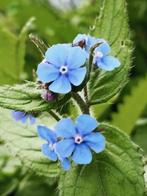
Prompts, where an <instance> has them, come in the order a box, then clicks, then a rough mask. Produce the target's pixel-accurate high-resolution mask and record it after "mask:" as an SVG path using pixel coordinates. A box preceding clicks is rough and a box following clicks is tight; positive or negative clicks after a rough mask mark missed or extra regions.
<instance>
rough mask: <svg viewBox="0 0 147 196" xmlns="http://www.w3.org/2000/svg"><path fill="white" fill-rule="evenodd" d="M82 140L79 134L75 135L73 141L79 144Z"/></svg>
mask: <svg viewBox="0 0 147 196" xmlns="http://www.w3.org/2000/svg"><path fill="white" fill-rule="evenodd" d="M82 142H83V138H82V137H81V136H80V135H76V137H75V143H76V144H81V143H82Z"/></svg>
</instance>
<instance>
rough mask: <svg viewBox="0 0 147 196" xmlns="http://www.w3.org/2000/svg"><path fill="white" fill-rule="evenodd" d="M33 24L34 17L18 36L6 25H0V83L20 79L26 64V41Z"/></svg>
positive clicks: (8, 82) (10, 82) (14, 81)
mask: <svg viewBox="0 0 147 196" xmlns="http://www.w3.org/2000/svg"><path fill="white" fill-rule="evenodd" d="M28 24H29V25H28ZM31 26H32V19H31V20H30V21H29V22H28V23H27V24H26V26H24V27H23V29H22V31H21V33H20V34H19V35H18V37H17V36H16V35H15V34H14V33H12V32H11V31H10V30H9V29H8V28H6V27H5V26H4V25H2V24H1V25H0V70H1V71H0V84H12V83H16V82H18V81H19V80H20V74H21V73H22V71H23V66H24V57H25V41H26V37H27V32H28V31H29V29H30V28H31Z"/></svg>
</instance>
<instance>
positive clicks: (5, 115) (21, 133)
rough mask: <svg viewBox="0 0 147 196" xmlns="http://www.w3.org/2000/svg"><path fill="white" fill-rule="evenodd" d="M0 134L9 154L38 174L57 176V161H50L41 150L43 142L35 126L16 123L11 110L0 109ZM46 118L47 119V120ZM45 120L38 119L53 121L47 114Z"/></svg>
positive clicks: (48, 122)
mask: <svg viewBox="0 0 147 196" xmlns="http://www.w3.org/2000/svg"><path fill="white" fill-rule="evenodd" d="M0 116H1V117H2V118H0V136H1V139H2V140H3V141H4V142H5V144H6V146H7V148H8V150H9V151H10V152H11V154H12V155H13V156H15V157H17V158H18V159H19V160H20V161H21V162H22V164H23V165H24V166H26V167H28V168H29V169H31V170H33V171H34V172H35V173H36V174H38V175H43V176H47V177H48V178H50V177H57V176H58V172H59V167H58V165H57V163H55V162H50V161H49V160H48V159H47V158H46V157H45V156H44V155H43V154H42V152H41V145H42V144H43V143H44V142H45V141H43V140H41V139H40V138H39V137H38V136H37V131H36V126H35V125H34V126H28V125H23V124H21V123H17V125H16V122H15V121H14V120H13V119H12V117H11V111H9V110H4V109H1V110H0ZM47 120H48V121H47ZM47 120H46V119H45V120H41V121H40V120H39V119H38V124H40V123H44V122H46V123H45V124H47V125H48V124H49V126H51V125H52V124H53V123H54V121H53V119H52V118H51V117H49V116H48V118H47Z"/></svg>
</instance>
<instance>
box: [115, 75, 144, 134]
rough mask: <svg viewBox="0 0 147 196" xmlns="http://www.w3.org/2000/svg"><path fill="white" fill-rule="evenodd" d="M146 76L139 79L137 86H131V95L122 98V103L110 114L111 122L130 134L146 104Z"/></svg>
mask: <svg viewBox="0 0 147 196" xmlns="http://www.w3.org/2000/svg"><path fill="white" fill-rule="evenodd" d="M146 87H147V77H145V78H144V79H141V80H140V81H139V83H138V85H137V86H135V87H133V89H132V93H131V95H127V96H126V97H125V98H124V101H123V103H122V104H120V105H118V112H117V113H114V114H113V115H112V122H111V123H112V124H114V125H116V126H118V127H120V128H121V129H122V130H124V131H125V132H126V133H128V134H130V133H131V131H132V130H133V127H134V125H135V123H136V121H137V119H138V118H139V117H140V115H141V114H142V112H143V110H144V108H145V106H146V105H147V91H145V89H146Z"/></svg>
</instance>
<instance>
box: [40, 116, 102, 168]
mask: <svg viewBox="0 0 147 196" xmlns="http://www.w3.org/2000/svg"><path fill="white" fill-rule="evenodd" d="M98 125H99V123H98V122H97V121H96V119H94V118H92V117H91V116H90V115H88V114H82V115H80V116H79V117H78V118H77V119H76V123H75V124H74V123H73V121H72V120H71V118H63V119H61V120H60V121H59V122H58V123H57V124H56V126H55V127H54V128H53V129H49V128H47V127H46V126H41V125H40V126H38V135H39V136H40V137H41V138H42V139H44V140H46V144H43V146H42V152H43V154H44V155H45V156H47V157H48V158H49V159H50V160H52V161H57V160H59V161H60V162H61V165H62V167H63V168H64V169H65V170H68V169H69V168H70V161H71V160H72V161H74V162H75V163H76V164H89V163H90V162H91V161H92V151H91V150H93V151H94V152H96V153H100V152H102V151H103V150H104V148H105V138H104V136H103V135H102V134H101V133H99V132H96V131H95V130H96V129H97V127H98Z"/></svg>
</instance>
